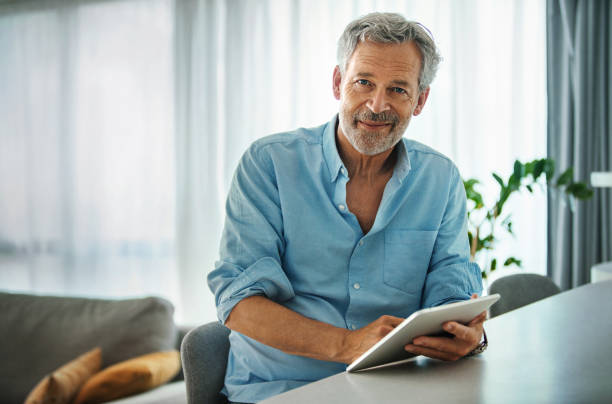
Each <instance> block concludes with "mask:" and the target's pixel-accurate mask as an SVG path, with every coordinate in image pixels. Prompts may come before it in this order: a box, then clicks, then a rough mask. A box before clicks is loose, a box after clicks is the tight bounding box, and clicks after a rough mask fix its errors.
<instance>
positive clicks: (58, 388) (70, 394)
mask: <svg viewBox="0 0 612 404" xmlns="http://www.w3.org/2000/svg"><path fill="white" fill-rule="evenodd" d="M101 365H102V350H101V349H100V348H95V349H93V350H91V351H89V352H87V353H84V354H83V355H81V356H79V357H78V358H76V359H74V360H72V361H70V362H68V363H67V364H65V365H63V366H62V367H60V368H59V369H57V370H55V371H54V372H52V373H51V374H49V375H47V376H45V377H44V378H43V379H42V380H41V381H40V382H39V383H38V384H37V385H36V387H34V389H33V390H32V391H31V392H30V394H29V395H28V397H27V398H26V400H25V404H51V403H53V404H69V403H70V402H71V401H72V399H73V398H74V396H75V395H76V394H77V392H78V391H79V390H80V388H81V386H83V384H85V382H86V381H87V380H88V379H89V378H90V377H91V376H93V375H94V374H95V373H97V372H98V371H99V370H100V366H101Z"/></svg>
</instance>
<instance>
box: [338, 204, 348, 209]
mask: <svg viewBox="0 0 612 404" xmlns="http://www.w3.org/2000/svg"><path fill="white" fill-rule="evenodd" d="M338 209H340V210H344V209H346V206H344V205H342V204H340V205H338Z"/></svg>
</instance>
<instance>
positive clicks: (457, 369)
mask: <svg viewBox="0 0 612 404" xmlns="http://www.w3.org/2000/svg"><path fill="white" fill-rule="evenodd" d="M502 299H503V296H502ZM485 329H486V330H487V336H488V339H489V348H488V350H487V351H486V352H485V353H483V354H482V355H479V356H476V357H472V358H467V359H462V360H459V361H457V362H442V361H438V360H434V359H429V358H425V357H418V358H415V359H413V360H411V361H410V362H407V363H404V364H402V365H398V366H393V367H390V368H385V369H376V370H370V371H366V372H361V373H346V372H345V373H340V374H337V375H334V376H331V377H328V378H326V379H323V380H320V381H318V382H315V383H311V384H309V385H306V386H303V387H300V388H298V389H295V390H292V391H289V392H286V393H283V394H280V395H278V396H275V397H271V398H269V399H267V400H265V401H263V403H265V404H274V403H291V404H301V403H304V404H306V403H307V404H311V403H316V404H323V403H342V404H344V403H377V404H383V403H408V402H414V403H444V402H448V403H612V281H606V282H599V283H594V284H589V285H585V286H581V287H579V288H575V289H572V290H570V291H567V292H564V293H561V294H558V295H555V296H552V297H550V298H548V299H544V300H541V301H539V302H536V303H533V304H530V305H528V306H525V307H522V308H520V309H518V310H515V311H512V312H508V313H506V314H504V315H501V316H498V317H495V318H493V319H491V320H489V321H487V323H486V324H485Z"/></svg>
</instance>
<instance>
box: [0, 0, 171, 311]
mask: <svg viewBox="0 0 612 404" xmlns="http://www.w3.org/2000/svg"><path fill="white" fill-rule="evenodd" d="M171 4H172V3H171V2H169V1H163V0H140V1H125V2H122V1H103V2H87V1H81V2H75V1H56V2H50V1H21V2H12V3H8V4H3V5H0V54H1V55H2V56H1V57H0V88H1V89H2V90H0V246H1V247H0V288H2V289H11V290H22V291H30V292H37V293H53V294H69V295H94V296H132V295H144V294H151V293H153V294H158V295H163V296H166V297H168V298H170V299H172V300H177V296H178V295H179V293H178V283H177V276H176V260H175V251H174V250H175V242H176V236H175V235H176V229H175V220H174V213H175V169H174V127H173V120H172V118H173V115H174V113H173V102H172V99H173V92H172V89H173V85H172V80H173V64H172V49H173V41H172V33H173V25H172V8H171Z"/></svg>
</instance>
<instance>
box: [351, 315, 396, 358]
mask: <svg viewBox="0 0 612 404" xmlns="http://www.w3.org/2000/svg"><path fill="white" fill-rule="evenodd" d="M402 321H404V319H403V318H400V317H394V316H381V317H379V318H378V319H377V320H375V321H373V322H371V323H370V324H368V325H366V326H365V327H363V328H360V329H358V330H355V331H349V330H346V334H345V336H344V340H343V341H342V347H343V349H342V352H343V355H342V358H341V361H342V362H343V363H347V364H350V363H352V362H353V361H354V360H355V359H357V358H359V357H360V356H361V355H362V354H363V353H364V352H366V351H367V350H368V349H370V348H371V347H372V346H374V344H376V343H377V342H378V341H380V340H381V339H382V338H383V337H384V336H385V335H387V334H389V333H390V332H391V331H392V330H393V329H394V328H395V327H397V326H398V325H400V324H401V322H402Z"/></svg>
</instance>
